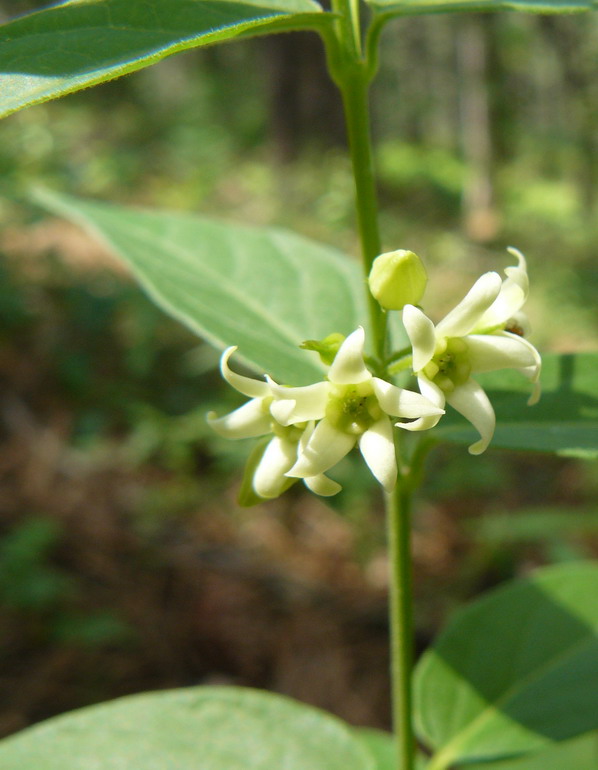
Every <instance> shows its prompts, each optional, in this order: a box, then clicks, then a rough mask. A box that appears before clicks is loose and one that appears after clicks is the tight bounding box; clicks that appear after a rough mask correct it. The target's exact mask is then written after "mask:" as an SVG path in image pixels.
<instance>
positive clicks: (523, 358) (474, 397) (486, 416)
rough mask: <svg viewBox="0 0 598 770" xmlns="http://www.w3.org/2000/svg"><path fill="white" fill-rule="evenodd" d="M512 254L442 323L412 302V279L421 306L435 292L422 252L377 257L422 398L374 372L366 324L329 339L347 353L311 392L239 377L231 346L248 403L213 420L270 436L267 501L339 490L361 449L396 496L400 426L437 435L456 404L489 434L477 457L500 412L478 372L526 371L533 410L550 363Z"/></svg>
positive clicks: (479, 448) (224, 367)
mask: <svg viewBox="0 0 598 770" xmlns="http://www.w3.org/2000/svg"><path fill="white" fill-rule="evenodd" d="M509 251H510V253H511V254H512V255H513V256H515V257H516V259H517V265H515V266H512V267H509V268H507V269H506V270H505V274H506V279H505V280H501V278H500V276H499V275H498V273H494V272H491V273H486V274H485V275H483V276H482V277H481V278H479V279H478V280H477V281H476V283H475V284H474V285H473V287H472V288H471V290H470V291H469V292H468V294H467V295H466V296H465V297H464V299H463V300H462V301H461V302H460V303H459V304H458V305H457V306H456V307H455V308H454V309H453V310H452V311H451V312H450V313H449V314H448V315H447V316H446V317H445V318H444V319H443V320H442V321H440V322H439V323H438V324H436V325H434V323H433V322H432V321H431V320H430V319H429V318H428V317H427V316H426V315H425V314H424V312H423V311H422V310H421V309H420V308H419V307H416V306H415V304H405V297H406V294H408V293H409V292H407V293H406V291H405V283H406V282H407V283H409V281H410V285H411V286H414V287H415V288H414V289H413V291H416V292H417V299H414V298H412V302H418V301H419V298H420V297H421V295H422V294H423V288H424V287H425V280H426V278H425V272H424V271H423V268H421V269H420V267H419V266H418V264H417V262H416V260H418V258H417V257H416V255H414V254H413V253H412V252H392V253H389V254H387V255H381V256H380V257H378V259H377V260H376V262H375V270H376V272H375V273H374V277H375V282H372V284H374V283H375V291H374V293H375V295H376V296H377V298H378V300H379V301H380V303H381V304H383V306H384V301H387V298H389V299H388V301H389V302H390V304H389V308H392V309H397V308H398V307H399V306H400V307H403V323H404V326H405V329H406V331H407V335H408V337H409V341H410V343H411V346H410V349H409V351H408V352H407V353H406V354H405V355H404V356H403V357H402V358H401V360H400V362H399V366H400V368H401V369H405V368H406V367H409V368H410V369H411V370H412V374H413V375H414V376H415V378H416V380H417V383H418V386H419V391H420V392H419V393H418V392H415V391H412V390H406V389H404V388H400V387H397V386H396V385H393V384H391V383H390V382H388V381H387V380H385V379H381V378H379V377H376V376H374V375H373V374H372V372H371V371H370V370H369V369H368V367H367V366H366V363H365V360H364V344H365V334H364V330H363V329H362V328H361V327H359V328H358V329H357V330H356V331H354V332H353V333H352V334H350V335H349V336H348V337H347V338H346V339H344V340H343V341H342V342H339V338H340V335H331V337H330V338H327V340H328V339H330V340H332V339H333V337H334V342H335V344H334V348H335V349H336V347H337V346H338V350H337V352H336V354H335V355H334V352H332V353H331V354H330V355H328V356H327V357H323V358H324V360H326V361H327V362H330V364H329V368H328V373H327V376H326V378H325V379H324V380H323V381H321V382H317V383H315V384H313V385H308V386H306V387H287V386H285V385H280V384H278V383H276V382H275V381H274V380H273V379H272V378H271V377H268V376H266V377H265V379H264V380H255V379H252V378H250V377H244V376H242V375H240V374H237V373H235V372H234V371H233V370H232V369H231V368H230V367H229V363H228V362H229V359H230V357H231V355H232V354H233V353H234V351H235V350H236V348H235V347H230V348H228V349H227V350H225V351H224V353H223V355H222V359H221V364H220V368H221V372H222V376H223V377H224V379H225V380H226V381H227V382H228V383H229V384H230V385H231V386H232V387H233V388H235V389H236V390H238V391H239V392H240V393H242V394H243V395H245V396H247V397H248V398H249V399H250V400H249V401H248V402H247V403H246V404H244V405H243V406H241V407H240V408H239V409H236V410H235V411H233V412H231V413H230V414H228V415H225V416H224V417H217V416H216V415H215V414H214V413H210V414H209V415H208V422H209V424H210V426H211V427H212V428H213V429H214V430H215V431H216V432H217V433H219V434H220V435H222V436H224V437H226V438H251V437H258V436H268V437H269V440H268V439H266V440H264V442H263V443H262V445H261V447H260V449H259V451H258V453H257V456H256V455H255V454H254V456H253V460H252V461H250V462H251V466H250V472H251V486H252V490H253V492H254V493H255V495H256V496H257V498H258V499H260V498H262V499H269V498H274V497H278V496H279V495H280V494H282V492H284V491H285V490H286V489H287V488H288V487H289V486H290V485H291V484H292V483H294V482H295V481H296V480H297V479H303V481H304V483H305V484H306V486H307V487H308V488H309V489H311V490H312V491H313V492H316V493H317V494H319V495H324V496H329V495H334V494H336V493H337V492H338V491H339V490H340V485H339V484H338V483H337V482H335V481H333V480H332V479H330V478H328V477H327V476H326V475H325V474H326V472H327V471H328V470H329V469H330V468H332V467H333V466H334V465H336V464H337V463H338V462H339V460H341V459H342V458H343V457H344V456H345V455H346V454H347V453H348V452H349V451H350V450H351V449H353V447H355V446H356V445H357V446H358V447H359V450H360V451H361V454H362V455H363V458H364V460H365V462H366V463H367V465H368V466H369V468H370V470H371V471H372V473H373V475H374V476H375V478H376V479H377V480H378V481H379V482H380V484H381V485H382V486H383V487H384V489H385V490H386V491H391V490H392V489H393V487H394V485H395V484H396V480H397V464H396V459H395V446H394V436H393V426H396V427H399V428H403V429H405V430H409V431H422V430H427V429H429V428H433V427H434V426H435V425H436V424H437V423H438V421H439V420H440V419H441V417H442V415H443V414H444V412H445V406H446V404H447V403H448V404H449V405H450V406H451V407H453V408H454V409H456V410H457V411H458V412H460V413H461V414H462V415H464V416H465V417H466V419H468V420H469V421H470V422H471V423H472V425H473V426H474V427H475V428H476V429H477V430H478V432H479V434H480V438H479V440H478V441H476V442H475V443H474V444H472V446H470V447H469V451H470V452H471V453H472V454H480V453H481V452H483V451H484V450H485V449H486V448H487V446H488V444H489V443H490V440H491V439H492V435H493V433H494V427H495V415H494V410H493V409H492V405H491V404H490V401H489V399H488V397H487V395H486V393H485V392H484V390H483V389H482V387H481V386H480V385H479V384H478V383H477V382H476V380H475V379H474V375H475V374H478V373H482V372H490V371H495V370H497V369H503V368H514V369H517V370H519V371H520V372H521V373H522V374H523V375H524V376H525V377H527V378H528V379H529V380H530V382H532V383H533V385H534V387H533V392H532V395H531V397H530V399H529V402H528V403H529V404H533V403H535V402H536V401H537V400H538V398H539V395H540V392H539V383H538V380H539V375H540V368H541V361H540V356H539V354H538V351H537V350H536V349H535V348H534V347H533V345H531V344H530V343H529V342H528V341H527V340H526V339H524V337H523V333H524V331H525V329H526V327H527V320H526V318H525V316H524V315H523V313H522V312H521V308H522V306H523V304H524V302H525V300H526V299H527V294H528V288H529V287H528V277H527V267H526V263H525V259H524V258H523V256H522V255H521V254H520V253H519V252H518V251H516V250H515V249H509ZM376 263H377V264H376ZM401 270H403V271H404V270H408V271H410V272H409V276H407V277H406V278H407V281H406V282H405V280H404V281H403V282H402V284H400V285H397V282H398V281H399V282H400V279H401V275H400V271H401ZM411 273H413V274H414V275H411ZM403 278H405V276H403ZM387 280H388V281H389V282H390V283H388V284H386V283H385V281H387ZM393 282H394V283H393ZM395 286H396V287H397V288H396V289H395ZM414 296H415V295H413V297H414ZM383 300H384V301H383ZM340 339H342V338H340ZM312 344H315V347H312V349H317V348H318V346H317V344H316V343H311V342H310V343H309V345H308V344H307V343H306V347H309V346H311V345H312ZM328 347H330V345H328V346H327V347H326V349H327V350H328ZM391 369H392V367H391Z"/></svg>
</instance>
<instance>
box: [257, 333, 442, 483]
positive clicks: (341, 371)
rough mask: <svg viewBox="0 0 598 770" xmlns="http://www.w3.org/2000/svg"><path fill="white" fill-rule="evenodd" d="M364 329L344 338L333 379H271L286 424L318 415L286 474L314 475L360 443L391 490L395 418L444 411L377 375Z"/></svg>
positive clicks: (277, 413) (274, 409)
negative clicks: (369, 363)
mask: <svg viewBox="0 0 598 770" xmlns="http://www.w3.org/2000/svg"><path fill="white" fill-rule="evenodd" d="M363 347H364V331H363V329H362V328H361V327H360V328H358V329H357V330H356V331H354V332H353V333H352V334H350V335H349V336H348V337H347V339H346V340H345V341H344V342H343V343H342V345H341V346H340V348H339V351H338V353H337V354H336V357H335V359H334V361H333V363H332V365H331V366H330V369H329V372H328V379H327V381H324V382H318V383H316V384H314V385H308V386H306V387H302V388H286V387H282V386H280V385H277V384H276V383H274V382H272V380H269V381H268V382H269V386H270V388H271V392H272V394H273V395H274V401H273V402H272V404H271V405H270V410H271V413H272V415H273V416H274V417H275V418H276V420H277V421H278V422H279V423H280V424H281V425H293V424H297V423H302V422H310V421H312V420H319V422H318V423H317V424H316V426H315V428H314V430H313V433H312V434H311V436H310V437H309V439H308V440H307V441H306V442H305V443H304V445H302V446H301V447H300V452H299V458H298V460H297V462H296V463H294V465H293V467H292V468H290V469H289V470H288V471H287V472H286V475H287V476H290V477H295V478H303V479H306V478H313V477H319V476H320V474H322V473H324V472H325V471H327V470H328V469H329V468H331V467H332V466H333V465H336V463H337V462H338V461H339V460H341V459H342V458H343V457H344V456H345V455H346V454H347V453H348V452H349V451H350V450H351V449H352V448H353V447H354V446H355V444H357V443H358V444H359V448H360V450H361V454H362V455H363V457H364V459H365V461H366V463H367V464H368V466H369V468H370V470H371V471H372V473H373V474H374V476H375V477H376V478H377V479H378V481H379V482H380V483H381V484H382V486H383V487H384V488H385V489H386V490H387V491H390V490H392V488H393V487H394V485H395V483H396V479H397V466H396V458H395V449H394V441H393V435H392V422H391V420H390V418H389V415H393V417H404V418H407V419H411V420H414V422H412V423H410V428H411V430H417V429H419V428H420V426H421V427H424V424H423V420H424V419H425V418H430V417H435V418H437V417H439V416H440V415H441V414H443V411H444V410H443V409H442V407H438V406H436V405H434V404H432V403H430V401H428V399H426V398H424V397H423V396H422V395H420V394H419V393H413V392H412V391H409V390H403V389H402V388H397V387H395V386H394V385H391V384H390V383H389V382H386V381H384V380H381V379H379V378H378V377H373V376H372V374H371V372H370V371H369V370H368V369H367V368H366V366H365V363H364V359H363Z"/></svg>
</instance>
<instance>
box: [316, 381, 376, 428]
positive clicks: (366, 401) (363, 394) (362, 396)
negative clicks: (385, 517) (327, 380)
mask: <svg viewBox="0 0 598 770" xmlns="http://www.w3.org/2000/svg"><path fill="white" fill-rule="evenodd" d="M382 415H383V411H382V409H381V408H380V404H379V403H378V399H377V398H376V396H375V394H374V389H373V387H372V383H371V382H370V381H367V382H360V383H358V384H357V385H334V384H331V385H330V394H329V396H328V403H327V405H326V418H327V419H328V421H329V422H330V424H331V425H332V426H333V427H334V428H336V429H337V430H340V431H342V432H343V433H348V434H350V435H351V436H360V435H361V434H362V433H365V431H366V430H367V429H368V428H370V427H371V426H372V425H373V424H374V423H375V422H377V421H378V420H379V419H380V418H381V417H382Z"/></svg>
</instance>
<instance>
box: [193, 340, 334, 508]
mask: <svg viewBox="0 0 598 770" xmlns="http://www.w3.org/2000/svg"><path fill="white" fill-rule="evenodd" d="M236 349H237V348H236V347H230V348H227V349H226V350H225V351H224V353H223V354H222V358H221V359H220V371H221V372H222V376H223V377H224V379H225V380H226V381H227V382H228V384H229V385H232V387H233V388H235V390H238V391H239V392H240V393H242V394H243V395H244V396H248V397H249V398H250V399H251V400H250V401H248V402H247V403H246V404H243V406H241V407H239V408H238V409H235V410H234V411H233V412H231V413H230V414H227V415H224V417H216V415H215V413H214V412H210V413H209V414H208V415H207V420H208V424H209V425H210V427H211V428H213V430H215V431H216V433H218V434H219V435H220V436H224V438H232V439H237V438H254V437H257V436H265V435H267V434H268V433H274V435H273V437H272V439H271V440H270V442H269V443H268V445H267V446H266V447H265V449H264V451H263V453H262V455H261V458H260V459H259V461H258V463H257V466H256V468H255V470H254V472H253V480H252V486H253V489H254V491H255V493H256V494H257V495H258V496H259V497H262V498H266V499H269V498H273V497H278V496H279V495H281V494H282V493H283V492H284V491H285V490H286V489H287V488H288V487H289V486H290V485H291V483H292V481H291V480H290V479H289V478H288V477H287V476H285V474H286V472H287V471H288V470H290V469H291V468H292V467H293V465H294V464H295V462H296V461H297V456H298V454H299V452H300V451H301V448H302V447H303V446H305V444H306V443H307V441H308V439H309V437H310V436H311V433H312V432H313V429H314V423H313V422H312V423H309V422H304V423H303V424H301V425H291V424H288V425H281V424H279V423H277V422H276V420H275V419H274V418H273V416H272V414H271V412H270V407H271V405H272V402H273V399H274V397H273V393H272V386H274V385H275V383H274V382H273V381H272V380H268V382H264V381H262V380H254V379H253V378H251V377H244V376H243V375H241V374H236V373H235V372H233V371H232V369H230V367H229V365H228V361H229V359H230V357H231V356H232V354H233V353H234V352H235V350H236ZM304 482H305V484H306V485H307V486H308V487H309V488H310V489H311V490H312V492H316V493H317V494H319V495H324V496H329V495H335V494H336V493H337V492H339V491H340V489H341V486H340V484H337V483H336V482H335V481H332V480H331V479H329V478H327V477H326V476H323V475H322V474H314V476H313V477H309V478H305V479H304Z"/></svg>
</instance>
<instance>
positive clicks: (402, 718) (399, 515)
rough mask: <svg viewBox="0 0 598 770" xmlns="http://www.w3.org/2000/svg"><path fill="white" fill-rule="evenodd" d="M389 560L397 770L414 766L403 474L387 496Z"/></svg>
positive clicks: (407, 496) (407, 494) (407, 497)
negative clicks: (397, 755)
mask: <svg viewBox="0 0 598 770" xmlns="http://www.w3.org/2000/svg"><path fill="white" fill-rule="evenodd" d="M386 515H387V522H388V548H389V561H390V596H389V605H390V652H391V670H392V707H393V727H394V734H395V738H396V741H397V747H398V754H399V764H398V767H399V768H400V770H413V768H414V761H415V739H414V735H413V721H412V710H413V699H412V689H411V678H412V671H413V610H412V602H413V599H412V579H411V488H410V484H409V480H408V479H407V478H403V479H400V480H399V483H398V484H397V486H396V487H395V489H394V491H393V492H392V493H391V494H390V495H387V497H386Z"/></svg>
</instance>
